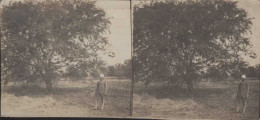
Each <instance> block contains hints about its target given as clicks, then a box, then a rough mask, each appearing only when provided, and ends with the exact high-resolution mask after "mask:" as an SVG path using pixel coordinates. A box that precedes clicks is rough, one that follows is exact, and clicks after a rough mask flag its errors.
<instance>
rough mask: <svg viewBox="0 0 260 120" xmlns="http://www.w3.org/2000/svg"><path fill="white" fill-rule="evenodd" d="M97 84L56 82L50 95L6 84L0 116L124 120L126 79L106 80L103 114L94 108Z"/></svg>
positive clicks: (127, 88) (35, 89)
mask: <svg viewBox="0 0 260 120" xmlns="http://www.w3.org/2000/svg"><path fill="white" fill-rule="evenodd" d="M96 83H97V81H75V82H71V81H60V82H59V83H58V84H57V87H56V89H55V92H54V94H53V95H47V94H46V91H45V88H44V86H42V87H40V88H39V87H36V86H29V87H23V86H22V85H16V86H15V85H9V86H7V87H5V89H4V92H2V101H1V106H2V107H1V110H2V116H15V117H21V116H23V117H25V116H27V117H38V116H40V117H41V116H45V117H47V116H48V117H97V116H99V117H127V116H128V115H129V100H130V80H118V79H107V84H108V87H109V89H108V94H107V96H106V104H105V108H104V110H103V111H100V110H95V109H94V106H93V105H94V102H93V97H94V91H95V87H96Z"/></svg>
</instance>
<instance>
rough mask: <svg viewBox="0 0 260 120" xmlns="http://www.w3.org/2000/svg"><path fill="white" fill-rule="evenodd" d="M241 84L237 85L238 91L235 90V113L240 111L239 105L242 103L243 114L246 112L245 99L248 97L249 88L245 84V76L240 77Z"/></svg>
mask: <svg viewBox="0 0 260 120" xmlns="http://www.w3.org/2000/svg"><path fill="white" fill-rule="evenodd" d="M241 80H242V81H241V82H240V83H239V85H238V90H237V98H236V102H237V112H239V109H240V104H241V102H242V103H243V113H245V111H246V101H247V98H248V97H249V86H248V83H247V79H246V75H242V76H241Z"/></svg>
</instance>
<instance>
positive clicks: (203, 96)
mask: <svg viewBox="0 0 260 120" xmlns="http://www.w3.org/2000/svg"><path fill="white" fill-rule="evenodd" d="M237 85H238V82H231V83H224V82H223V83H212V82H211V83H210V82H209V83H206V84H205V83H202V84H201V85H199V88H196V89H195V90H194V98H193V99H190V97H189V96H188V94H187V90H186V88H174V87H172V88H165V87H162V86H159V85H152V86H149V87H144V85H143V84H141V83H137V84H136V86H135V108H134V110H135V115H136V116H138V117H149V118H179V119H180V118H181V119H184V118H185V119H188V118H196V119H206V118H207V119H234V120H243V119H250V120H251V119H252V120H253V119H257V118H258V114H259V112H258V111H259V104H258V103H259V102H258V101H259V96H258V95H259V81H258V80H255V81H249V85H250V88H251V90H250V98H249V100H248V108H247V111H246V114H242V113H236V112H235V101H234V96H235V91H236V90H237Z"/></svg>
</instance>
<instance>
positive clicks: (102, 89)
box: [94, 74, 107, 110]
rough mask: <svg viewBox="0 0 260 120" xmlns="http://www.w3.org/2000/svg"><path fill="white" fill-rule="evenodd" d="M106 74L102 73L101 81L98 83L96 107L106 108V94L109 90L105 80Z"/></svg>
mask: <svg viewBox="0 0 260 120" xmlns="http://www.w3.org/2000/svg"><path fill="white" fill-rule="evenodd" d="M104 78H105V76H104V75H103V74H100V78H99V81H98V83H97V88H96V92H95V97H94V99H95V108H96V109H100V110H103V109H104V104H105V99H104V96H105V94H106V92H107V83H106V81H104Z"/></svg>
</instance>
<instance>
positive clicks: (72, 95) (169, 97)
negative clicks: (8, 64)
mask: <svg viewBox="0 0 260 120" xmlns="http://www.w3.org/2000/svg"><path fill="white" fill-rule="evenodd" d="M106 80H107V83H108V86H109V89H108V94H107V96H106V104H105V108H104V110H103V111H100V110H95V109H94V106H93V105H94V102H93V96H94V91H95V87H96V83H97V80H80V81H65V80H61V81H60V82H58V83H57V85H56V88H55V90H54V94H53V95H47V94H46V90H45V88H44V86H41V87H39V86H36V85H30V86H29V87H24V86H23V85H19V84H16V85H13V84H9V85H7V86H6V87H5V88H4V89H3V91H4V92H2V100H1V110H2V116H15V117H20V116H23V117H25V116H27V117H33V116H44V117H46V116H48V117H61V116H62V117H130V116H129V109H130V108H129V102H130V85H131V81H130V80H120V79H112V78H111V79H106ZM237 84H238V82H233V83H224V82H223V83H212V82H205V83H202V84H200V85H199V87H198V88H197V89H196V90H195V91H194V93H195V96H194V99H190V98H189V97H188V96H187V94H186V89H184V88H172V87H171V88H166V87H162V86H159V85H151V86H149V87H144V86H143V85H142V84H141V83H137V84H136V85H135V87H134V90H135V94H134V116H133V117H137V118H176V119H190V118H193V119H220V120H256V119H257V118H258V113H259V96H258V95H259V81H258V80H250V81H249V85H250V97H249V100H248V108H247V111H246V113H245V114H243V113H236V112H235V104H234V96H235V94H234V93H235V91H236V89H237Z"/></svg>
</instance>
